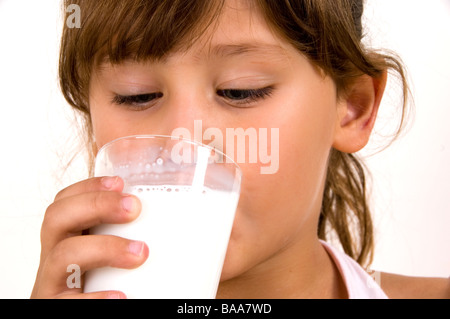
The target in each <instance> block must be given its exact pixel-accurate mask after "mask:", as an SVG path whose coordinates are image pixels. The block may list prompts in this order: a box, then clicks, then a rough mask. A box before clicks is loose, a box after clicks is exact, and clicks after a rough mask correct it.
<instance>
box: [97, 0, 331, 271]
mask: <svg viewBox="0 0 450 319" xmlns="http://www.w3.org/2000/svg"><path fill="white" fill-rule="evenodd" d="M228 3H229V2H227V5H228V6H227V7H226V8H225V9H224V11H223V13H222V15H221V17H220V21H219V22H218V26H217V27H215V28H211V30H210V33H209V34H206V35H205V36H204V37H203V38H202V39H201V40H199V41H197V42H196V44H195V45H194V46H192V47H190V48H189V49H188V50H187V51H186V50H184V51H178V52H173V53H172V54H170V55H169V56H167V57H166V58H164V59H162V60H159V61H152V62H142V63H138V62H134V61H128V62H125V63H122V64H120V65H114V66H113V65H111V64H108V63H103V64H102V65H101V67H100V68H98V69H97V70H95V72H94V74H93V76H92V80H91V87H90V108H91V116H92V124H93V128H94V135H95V139H96V143H97V147H99V148H100V147H101V146H103V145H104V144H105V143H107V142H109V141H111V140H113V139H116V138H119V137H123V136H127V135H137V134H163V135H171V133H172V132H173V130H174V129H176V128H187V129H189V130H190V131H191V134H192V136H194V121H199V120H201V121H202V122H201V123H202V129H203V131H205V130H206V129H208V128H218V129H220V130H221V132H222V134H223V136H224V137H225V136H226V130H227V128H228V129H238V128H242V129H244V130H247V129H249V128H254V129H256V131H257V132H258V131H259V129H263V130H264V129H266V131H267V132H268V137H267V140H268V141H269V147H268V149H267V150H264V151H267V152H268V154H271V152H272V160H273V161H275V160H276V159H277V158H278V159H279V163H278V164H277V163H271V164H272V171H271V172H270V173H269V174H262V173H261V168H263V167H268V166H269V164H267V163H263V162H261V158H260V157H258V160H259V161H258V163H256V164H254V163H249V162H250V161H249V160H248V157H247V158H246V162H245V163H240V164H239V165H240V167H241V169H242V171H243V183H242V191H241V198H240V202H239V205H238V210H237V213H236V219H235V224H234V228H233V231H232V235H231V239H230V244H229V248H228V252H227V256H226V260H225V265H224V269H223V274H222V280H228V279H231V278H233V277H237V276H239V275H241V274H244V273H246V272H247V271H249V270H251V269H253V270H255V271H257V270H265V269H270V268H271V267H277V265H280V263H283V264H284V263H286V262H287V261H288V260H289V258H293V256H294V255H295V254H291V253H290V252H293V251H297V252H299V251H301V250H302V247H306V245H307V244H305V243H307V242H309V243H311V242H312V241H314V240H317V224H318V218H319V212H320V207H321V202H322V192H323V187H324V181H325V175H326V168H327V159H328V155H329V151H330V149H331V147H332V145H333V141H334V132H335V127H336V123H338V122H337V121H338V110H339V104H338V101H337V97H336V87H335V85H334V83H333V81H332V80H331V79H330V78H329V77H326V76H324V75H323V74H322V73H320V71H319V70H318V69H317V68H315V67H314V66H313V65H312V64H311V63H310V62H309V61H308V60H307V59H306V58H305V57H304V56H302V55H301V54H300V53H299V52H298V51H297V50H296V49H294V47H293V46H291V45H290V44H289V43H288V42H287V41H284V40H283V39H282V38H281V37H279V36H277V35H276V34H275V33H274V32H273V30H272V29H271V28H270V27H269V26H268V24H267V23H266V22H265V20H264V18H263V16H262V14H260V13H259V12H257V10H256V9H255V8H250V7H248V6H245V5H244V4H242V2H238V1H236V3H234V4H233V5H231V4H228ZM273 129H279V136H278V137H279V138H277V139H276V140H272V139H271V137H270V134H271V132H275V130H273ZM274 136H276V134H275V135H274ZM258 138H259V139H261V136H258ZM271 140H272V141H271ZM248 141H249V140H248V139H247V143H246V145H245V148H246V149H245V151H246V153H245V154H249V153H248V152H249V150H250V149H252V148H251V147H249V146H250V145H249V143H248ZM203 142H204V143H206V144H208V143H209V142H210V141H209V140H203ZM270 142H271V143H270ZM225 143H226V141H224V145H225ZM270 144H271V145H270ZM238 151H239V150H238ZM274 152H276V153H277V154H274ZM150 253H151V252H150Z"/></svg>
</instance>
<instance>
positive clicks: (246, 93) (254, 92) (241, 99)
mask: <svg viewBox="0 0 450 319" xmlns="http://www.w3.org/2000/svg"><path fill="white" fill-rule="evenodd" d="M272 92H273V87H271V86H269V87H266V88H262V89H251V90H241V89H226V90H217V95H218V96H220V97H221V98H224V99H226V100H229V101H231V102H232V103H234V104H238V105H245V104H251V103H253V102H257V101H258V100H262V99H265V98H267V97H270V96H271V94H272Z"/></svg>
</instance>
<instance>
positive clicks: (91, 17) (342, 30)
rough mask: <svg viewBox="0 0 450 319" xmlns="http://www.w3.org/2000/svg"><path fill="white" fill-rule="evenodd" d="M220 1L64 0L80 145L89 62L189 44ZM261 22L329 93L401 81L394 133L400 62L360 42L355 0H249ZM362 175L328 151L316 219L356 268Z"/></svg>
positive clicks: (360, 255)
mask: <svg viewBox="0 0 450 319" xmlns="http://www.w3.org/2000/svg"><path fill="white" fill-rule="evenodd" d="M224 2H225V1H224V0H217V1H212V0H209V1H203V0H172V1H163V0H161V1H157V0H147V1H142V0H124V1H112V0H99V1H92V0H65V1H64V5H65V7H67V6H68V5H69V4H78V5H79V6H80V8H81V14H82V25H81V28H78V29H77V28H74V29H71V28H69V27H67V26H66V25H65V26H64V29H63V35H62V42H61V52H60V67H59V77H60V86H61V89H62V92H63V95H64V97H65V98H66V100H67V101H68V102H69V104H70V105H71V106H73V107H74V108H75V109H77V110H79V111H81V113H82V114H83V115H84V118H85V126H86V130H85V131H86V137H87V144H88V146H89V150H90V154H91V159H93V156H94V151H93V147H94V143H93V141H92V124H91V119H90V114H89V103H88V101H89V98H88V97H89V81H90V75H91V70H92V67H93V66H95V64H96V63H98V62H99V61H98V60H96V59H102V58H105V57H106V58H107V59H108V60H109V61H110V62H112V63H120V62H121V61H123V60H124V59H126V58H134V59H137V60H143V59H160V58H163V57H164V56H165V55H166V54H168V53H170V52H172V51H173V50H175V49H178V48H186V47H189V45H190V44H191V43H193V41H195V39H196V38H197V37H200V36H201V35H202V33H203V31H204V30H206V28H207V27H208V26H209V25H211V24H212V23H213V22H214V21H215V17H217V16H218V14H220V12H221V9H222V6H223V5H224ZM254 2H255V3H256V4H257V5H258V6H259V8H260V9H261V10H262V12H263V13H264V15H265V17H266V19H267V21H268V22H269V24H270V25H271V26H272V27H273V28H274V30H275V31H276V32H278V33H279V34H280V35H281V36H282V37H284V38H285V39H287V40H288V41H290V43H291V44H292V45H293V46H294V47H296V48H297V49H298V50H299V51H300V52H302V53H303V55H304V56H306V57H307V58H308V59H309V60H310V61H311V62H312V63H314V64H315V65H317V66H318V67H319V68H321V69H322V70H323V71H324V72H325V74H327V75H329V76H330V77H331V78H333V80H334V81H335V83H336V86H337V94H338V96H342V95H344V94H345V92H346V89H347V88H348V86H349V85H350V84H351V83H352V82H353V81H355V80H356V79H357V78H358V77H359V76H361V75H369V76H371V77H374V78H377V77H381V76H382V74H383V73H384V72H385V71H386V70H392V71H394V72H396V73H397V74H398V75H399V77H400V79H401V82H402V87H403V103H402V116H401V120H400V125H399V130H398V132H396V133H399V132H400V128H401V127H402V124H403V120H404V118H405V114H406V110H407V101H406V100H407V96H408V94H407V93H408V86H407V82H406V77H405V73H404V69H403V67H402V64H401V62H400V60H399V59H398V58H396V57H395V55H393V54H382V53H380V52H377V51H374V50H369V49H367V48H365V47H364V45H363V44H362V39H363V29H362V23H361V17H362V14H363V0H254ZM365 176H366V173H365V169H364V166H363V164H362V161H361V160H360V159H358V158H357V157H356V155H354V154H346V153H342V152H340V151H337V150H335V149H333V150H331V153H330V158H329V165H328V174H327V180H326V185H325V191H324V196H323V202H322V209H321V214H320V219H319V228H318V234H319V237H320V238H322V239H326V238H327V237H328V236H329V233H330V231H334V232H335V233H336V235H337V236H338V239H339V241H340V243H341V244H342V247H343V249H344V251H345V252H346V253H347V254H348V255H349V256H351V257H352V258H354V259H355V260H357V261H358V262H359V263H360V264H362V265H367V264H369V263H370V262H371V260H372V256H373V246H374V239H373V225H372V218H371V214H370V210H369V206H368V198H367V191H366V177H365Z"/></svg>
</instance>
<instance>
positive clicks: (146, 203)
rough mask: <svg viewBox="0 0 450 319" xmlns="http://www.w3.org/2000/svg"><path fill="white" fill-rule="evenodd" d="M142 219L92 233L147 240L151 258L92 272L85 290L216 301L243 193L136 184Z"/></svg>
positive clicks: (140, 217) (131, 296)
mask: <svg viewBox="0 0 450 319" xmlns="http://www.w3.org/2000/svg"><path fill="white" fill-rule="evenodd" d="M124 192H126V193H130V194H134V195H136V196H138V197H139V198H140V200H141V203H142V212H141V215H140V216H139V217H138V218H137V219H136V220H135V221H133V222H131V223H129V224H125V225H101V226H98V227H95V228H94V229H92V231H91V233H93V234H110V235H116V236H120V237H124V238H129V239H132V240H141V241H144V242H146V244H147V245H148V247H149V257H148V259H147V261H146V262H145V263H144V264H143V265H142V266H141V267H139V268H137V269H133V270H125V269H115V268H101V269H95V270H92V271H89V272H88V273H87V276H86V284H85V292H91V291H101V290H121V291H123V292H125V294H127V296H128V297H129V298H176V299H177V298H180V299H197V298H214V297H215V294H216V291H217V286H218V283H219V279H220V274H221V271H222V264H223V260H224V258H225V253H226V249H227V245H228V240H229V236H230V233H231V228H232V225H233V220H234V214H235V210H236V206H237V202H238V198H239V195H238V194H237V193H228V192H222V191H216V190H212V189H208V188H202V189H194V188H191V187H190V186H173V185H164V186H132V187H129V188H128V189H125V190H124Z"/></svg>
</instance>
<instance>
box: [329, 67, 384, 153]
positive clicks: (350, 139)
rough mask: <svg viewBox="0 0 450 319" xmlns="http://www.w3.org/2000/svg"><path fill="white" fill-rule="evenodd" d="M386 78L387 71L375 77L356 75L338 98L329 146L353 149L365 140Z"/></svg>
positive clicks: (354, 150)
mask: <svg viewBox="0 0 450 319" xmlns="http://www.w3.org/2000/svg"><path fill="white" fill-rule="evenodd" d="M386 82H387V71H384V72H383V73H382V75H380V76H379V77H377V78H372V77H370V76H368V75H363V76H360V77H359V78H358V79H357V80H356V81H355V82H354V83H353V84H352V85H351V86H350V87H349V88H348V90H347V93H346V95H345V96H344V97H343V98H341V100H340V101H339V102H338V118H337V123H336V129H335V134H334V142H333V147H334V148H335V149H337V150H338V151H341V152H344V153H355V152H358V151H360V150H361V149H362V148H364V147H365V146H366V145H367V143H368V142H369V138H370V134H371V133H372V129H373V127H374V125H375V120H376V118H377V114H378V109H379V107H380V103H381V99H382V97H383V94H384V90H385V88H386Z"/></svg>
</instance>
